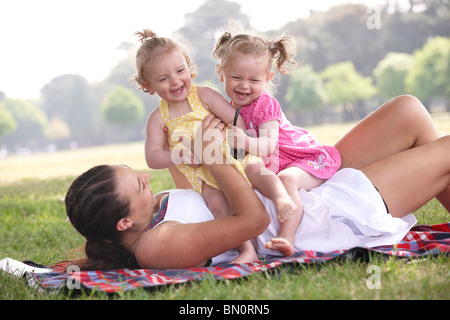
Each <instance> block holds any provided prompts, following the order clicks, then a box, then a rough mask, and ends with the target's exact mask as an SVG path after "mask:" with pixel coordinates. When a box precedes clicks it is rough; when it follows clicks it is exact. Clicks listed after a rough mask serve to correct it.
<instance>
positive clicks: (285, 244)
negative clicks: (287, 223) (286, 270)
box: [265, 238, 295, 256]
mask: <svg viewBox="0 0 450 320" xmlns="http://www.w3.org/2000/svg"><path fill="white" fill-rule="evenodd" d="M265 247H266V248H267V249H271V250H275V251H280V252H281V253H282V254H284V255H285V256H292V255H293V254H294V253H295V249H294V246H293V245H292V244H291V243H290V242H289V241H288V240H286V239H284V238H272V239H270V241H269V242H267V243H266V245H265Z"/></svg>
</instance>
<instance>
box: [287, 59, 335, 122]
mask: <svg viewBox="0 0 450 320" xmlns="http://www.w3.org/2000/svg"><path fill="white" fill-rule="evenodd" d="M285 100H286V102H287V103H288V106H289V110H290V111H292V116H294V114H295V116H294V117H297V115H298V114H300V118H301V112H299V111H301V110H313V111H314V109H316V110H317V109H320V107H322V106H324V105H325V103H326V102H327V95H326V92H325V88H324V84H323V81H322V78H321V77H320V75H319V74H318V73H316V72H314V70H313V68H312V66H311V65H310V64H307V65H302V66H300V67H298V68H297V69H295V70H294V71H293V72H292V73H291V76H290V84H289V88H288V91H287V94H286V98H285ZM315 114H317V113H315ZM297 118H298V117H297ZM296 120H297V122H301V119H296ZM315 122H318V120H317V119H316V121H315Z"/></svg>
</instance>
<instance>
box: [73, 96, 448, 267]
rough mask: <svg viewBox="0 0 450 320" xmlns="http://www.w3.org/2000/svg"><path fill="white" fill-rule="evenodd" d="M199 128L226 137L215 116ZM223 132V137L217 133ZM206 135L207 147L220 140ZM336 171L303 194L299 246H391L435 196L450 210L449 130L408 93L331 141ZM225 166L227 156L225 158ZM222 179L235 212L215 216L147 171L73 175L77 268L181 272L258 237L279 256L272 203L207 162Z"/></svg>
mask: <svg viewBox="0 0 450 320" xmlns="http://www.w3.org/2000/svg"><path fill="white" fill-rule="evenodd" d="M202 127H203V128H202V129H203V130H202V131H201V132H206V131H208V130H215V132H216V133H217V134H216V135H215V136H216V137H223V132H224V130H223V128H224V124H223V123H221V122H220V120H219V119H217V118H214V117H213V116H212V115H210V116H208V117H207V118H206V119H205V120H204V121H203V125H202ZM220 133H222V134H220ZM217 140H220V139H216V141H213V142H205V141H203V145H202V148H203V150H205V149H206V148H208V150H211V149H214V146H215V144H218V145H220V143H221V142H222V141H217ZM336 147H337V148H338V149H339V152H340V153H341V157H342V167H341V170H340V171H338V172H337V173H336V174H335V176H333V177H332V178H331V179H330V180H328V181H326V182H325V183H324V184H323V185H321V186H319V187H317V188H315V189H313V190H311V191H310V192H305V191H300V196H301V197H302V200H303V202H304V218H303V221H302V223H301V225H300V227H299V229H298V232H297V235H296V238H295V250H296V252H298V251H301V250H317V251H322V252H326V251H332V250H338V249H348V248H350V247H352V246H358V245H359V246H361V245H362V246H364V245H365V246H369V247H371V246H372V247H373V246H378V245H392V244H395V243H397V242H399V241H400V240H401V239H402V238H403V237H404V236H405V234H406V233H407V232H408V230H409V229H410V227H411V226H412V225H413V224H414V223H415V219H414V217H413V216H412V215H411V214H410V212H412V211H414V210H416V209H418V208H420V207H421V206H422V205H424V204H425V203H427V202H428V201H429V200H431V199H432V198H433V197H437V198H438V199H439V200H440V202H441V203H442V204H443V205H444V207H445V208H446V209H447V210H449V208H450V158H449V157H448V152H449V150H450V136H446V137H440V135H439V133H438V131H437V129H436V127H435V125H434V124H433V122H432V120H431V117H430V116H429V114H428V113H427V112H426V110H425V108H424V107H423V106H422V104H421V103H420V102H419V101H418V100H417V99H416V98H414V97H411V96H400V97H397V98H395V99H393V100H391V101H389V102H387V103H385V104H384V105H383V106H381V107H380V108H379V109H378V110H377V111H375V112H374V113H373V114H371V115H370V116H368V117H367V118H366V119H365V120H363V121H362V122H361V123H359V124H358V125H357V126H355V127H354V128H353V129H352V130H351V131H350V132H349V133H347V134H346V135H345V136H344V137H343V138H342V139H341V140H340V141H339V142H338V143H337V144H336ZM222 163H224V162H222ZM204 165H205V166H207V168H208V170H210V171H211V173H212V174H213V175H214V177H215V178H216V179H217V181H218V183H219V184H220V186H221V188H222V190H223V191H224V194H225V196H226V198H227V201H228V202H229V204H230V206H231V208H232V210H233V215H232V216H229V217H225V218H220V219H214V218H213V216H212V215H211V213H210V212H209V210H208V209H207V207H206V205H205V203H204V201H203V198H202V197H201V196H199V195H198V194H197V193H195V192H193V191H192V190H174V191H170V192H165V193H160V194H157V195H156V196H155V195H153V193H152V191H151V187H150V185H149V184H148V178H149V173H136V172H134V171H133V170H132V169H130V168H128V167H126V166H98V167H95V168H92V169H90V170H89V171H87V172H86V173H84V174H82V175H81V176H80V177H78V178H77V179H76V180H75V181H74V182H73V184H72V185H71V187H70V188H69V191H68V193H67V196H66V199H65V202H66V209H67V214H68V216H69V218H70V221H71V222H72V224H73V225H74V227H75V228H76V229H77V230H78V232H80V233H81V234H82V235H83V236H84V237H85V238H86V255H87V258H86V259H81V260H77V261H72V262H71V263H72V264H75V265H78V266H79V267H80V268H81V269H83V270H101V269H115V268H124V267H131V268H137V267H141V268H152V269H169V268H188V267H196V266H205V265H208V264H209V263H211V262H212V264H218V263H223V262H230V261H232V260H233V258H234V257H235V253H233V251H232V249H233V248H235V247H236V246H238V245H239V244H241V243H242V242H244V241H246V240H250V239H254V238H256V241H255V242H254V245H255V247H256V250H257V252H258V253H259V254H267V255H270V254H280V253H279V251H273V250H270V249H268V248H265V247H264V245H265V244H266V243H267V242H268V241H271V242H272V243H273V245H278V239H276V238H273V237H275V236H276V234H277V228H278V222H277V219H276V217H275V211H274V208H273V204H272V203H271V202H270V201H269V200H267V199H266V198H264V197H262V196H260V195H258V194H257V193H255V192H254V191H253V189H252V188H251V187H250V186H249V185H248V184H247V183H246V181H245V180H244V179H243V178H242V177H241V175H240V174H239V173H238V172H237V171H236V170H235V169H234V168H233V167H232V166H231V165H228V164H224V165H218V164H208V163H204Z"/></svg>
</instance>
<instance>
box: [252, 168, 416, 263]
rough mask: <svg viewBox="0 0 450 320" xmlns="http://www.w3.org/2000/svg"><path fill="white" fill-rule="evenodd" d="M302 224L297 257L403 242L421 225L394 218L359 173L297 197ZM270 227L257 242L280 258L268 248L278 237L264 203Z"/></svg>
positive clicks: (352, 171) (344, 174) (270, 208)
mask: <svg viewBox="0 0 450 320" xmlns="http://www.w3.org/2000/svg"><path fill="white" fill-rule="evenodd" d="M299 193H300V196H301V198H302V201H303V206H304V208H303V218H302V221H301V223H300V227H299V228H298V230H297V233H296V235H295V243H294V247H295V251H296V252H299V251H306V250H314V251H320V252H331V251H335V250H345V249H350V248H353V247H358V246H361V247H376V246H382V245H393V244H396V243H398V242H400V241H401V240H402V239H403V238H404V237H405V235H406V234H407V232H408V231H409V230H410V229H411V227H412V226H413V225H414V224H416V222H417V220H416V218H415V217H414V215H413V214H408V215H407V216H405V217H403V218H402V219H400V218H394V217H392V216H391V215H390V214H389V213H387V212H386V206H385V205H384V202H383V199H382V198H381V196H380V194H379V193H378V191H377V190H376V189H375V187H374V186H373V185H372V183H371V182H370V180H369V179H368V178H367V177H366V176H365V175H364V174H363V173H362V172H361V171H359V170H355V169H342V170H340V171H338V172H337V173H336V174H335V175H334V176H333V177H331V178H330V179H329V180H327V181H326V182H325V183H323V184H322V185H320V186H319V187H317V188H314V189H313V190H311V191H310V192H306V191H305V190H300V191H299ZM261 200H262V201H263V203H264V205H265V206H266V208H267V209H268V211H269V213H270V215H271V217H272V223H271V224H270V226H269V227H268V228H267V230H266V232H264V233H263V234H262V235H261V236H259V237H258V238H257V250H258V252H259V253H260V254H263V255H281V253H279V252H277V251H272V250H269V249H266V248H265V247H264V245H265V244H266V243H267V241H269V240H270V239H271V238H273V237H276V236H277V234H278V228H279V223H278V221H277V218H276V212H275V208H274V205H273V203H272V202H271V201H270V200H268V199H266V198H263V197H262V198H261Z"/></svg>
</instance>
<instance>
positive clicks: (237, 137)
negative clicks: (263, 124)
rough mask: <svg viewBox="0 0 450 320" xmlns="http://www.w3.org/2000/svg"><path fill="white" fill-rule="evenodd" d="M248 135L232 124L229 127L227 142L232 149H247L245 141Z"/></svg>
mask: <svg viewBox="0 0 450 320" xmlns="http://www.w3.org/2000/svg"><path fill="white" fill-rule="evenodd" d="M246 137H247V135H246V133H245V132H244V130H242V129H241V128H238V127H236V126H234V125H232V124H229V125H228V127H227V141H228V143H229V145H230V147H232V148H235V149H245V139H246Z"/></svg>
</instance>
